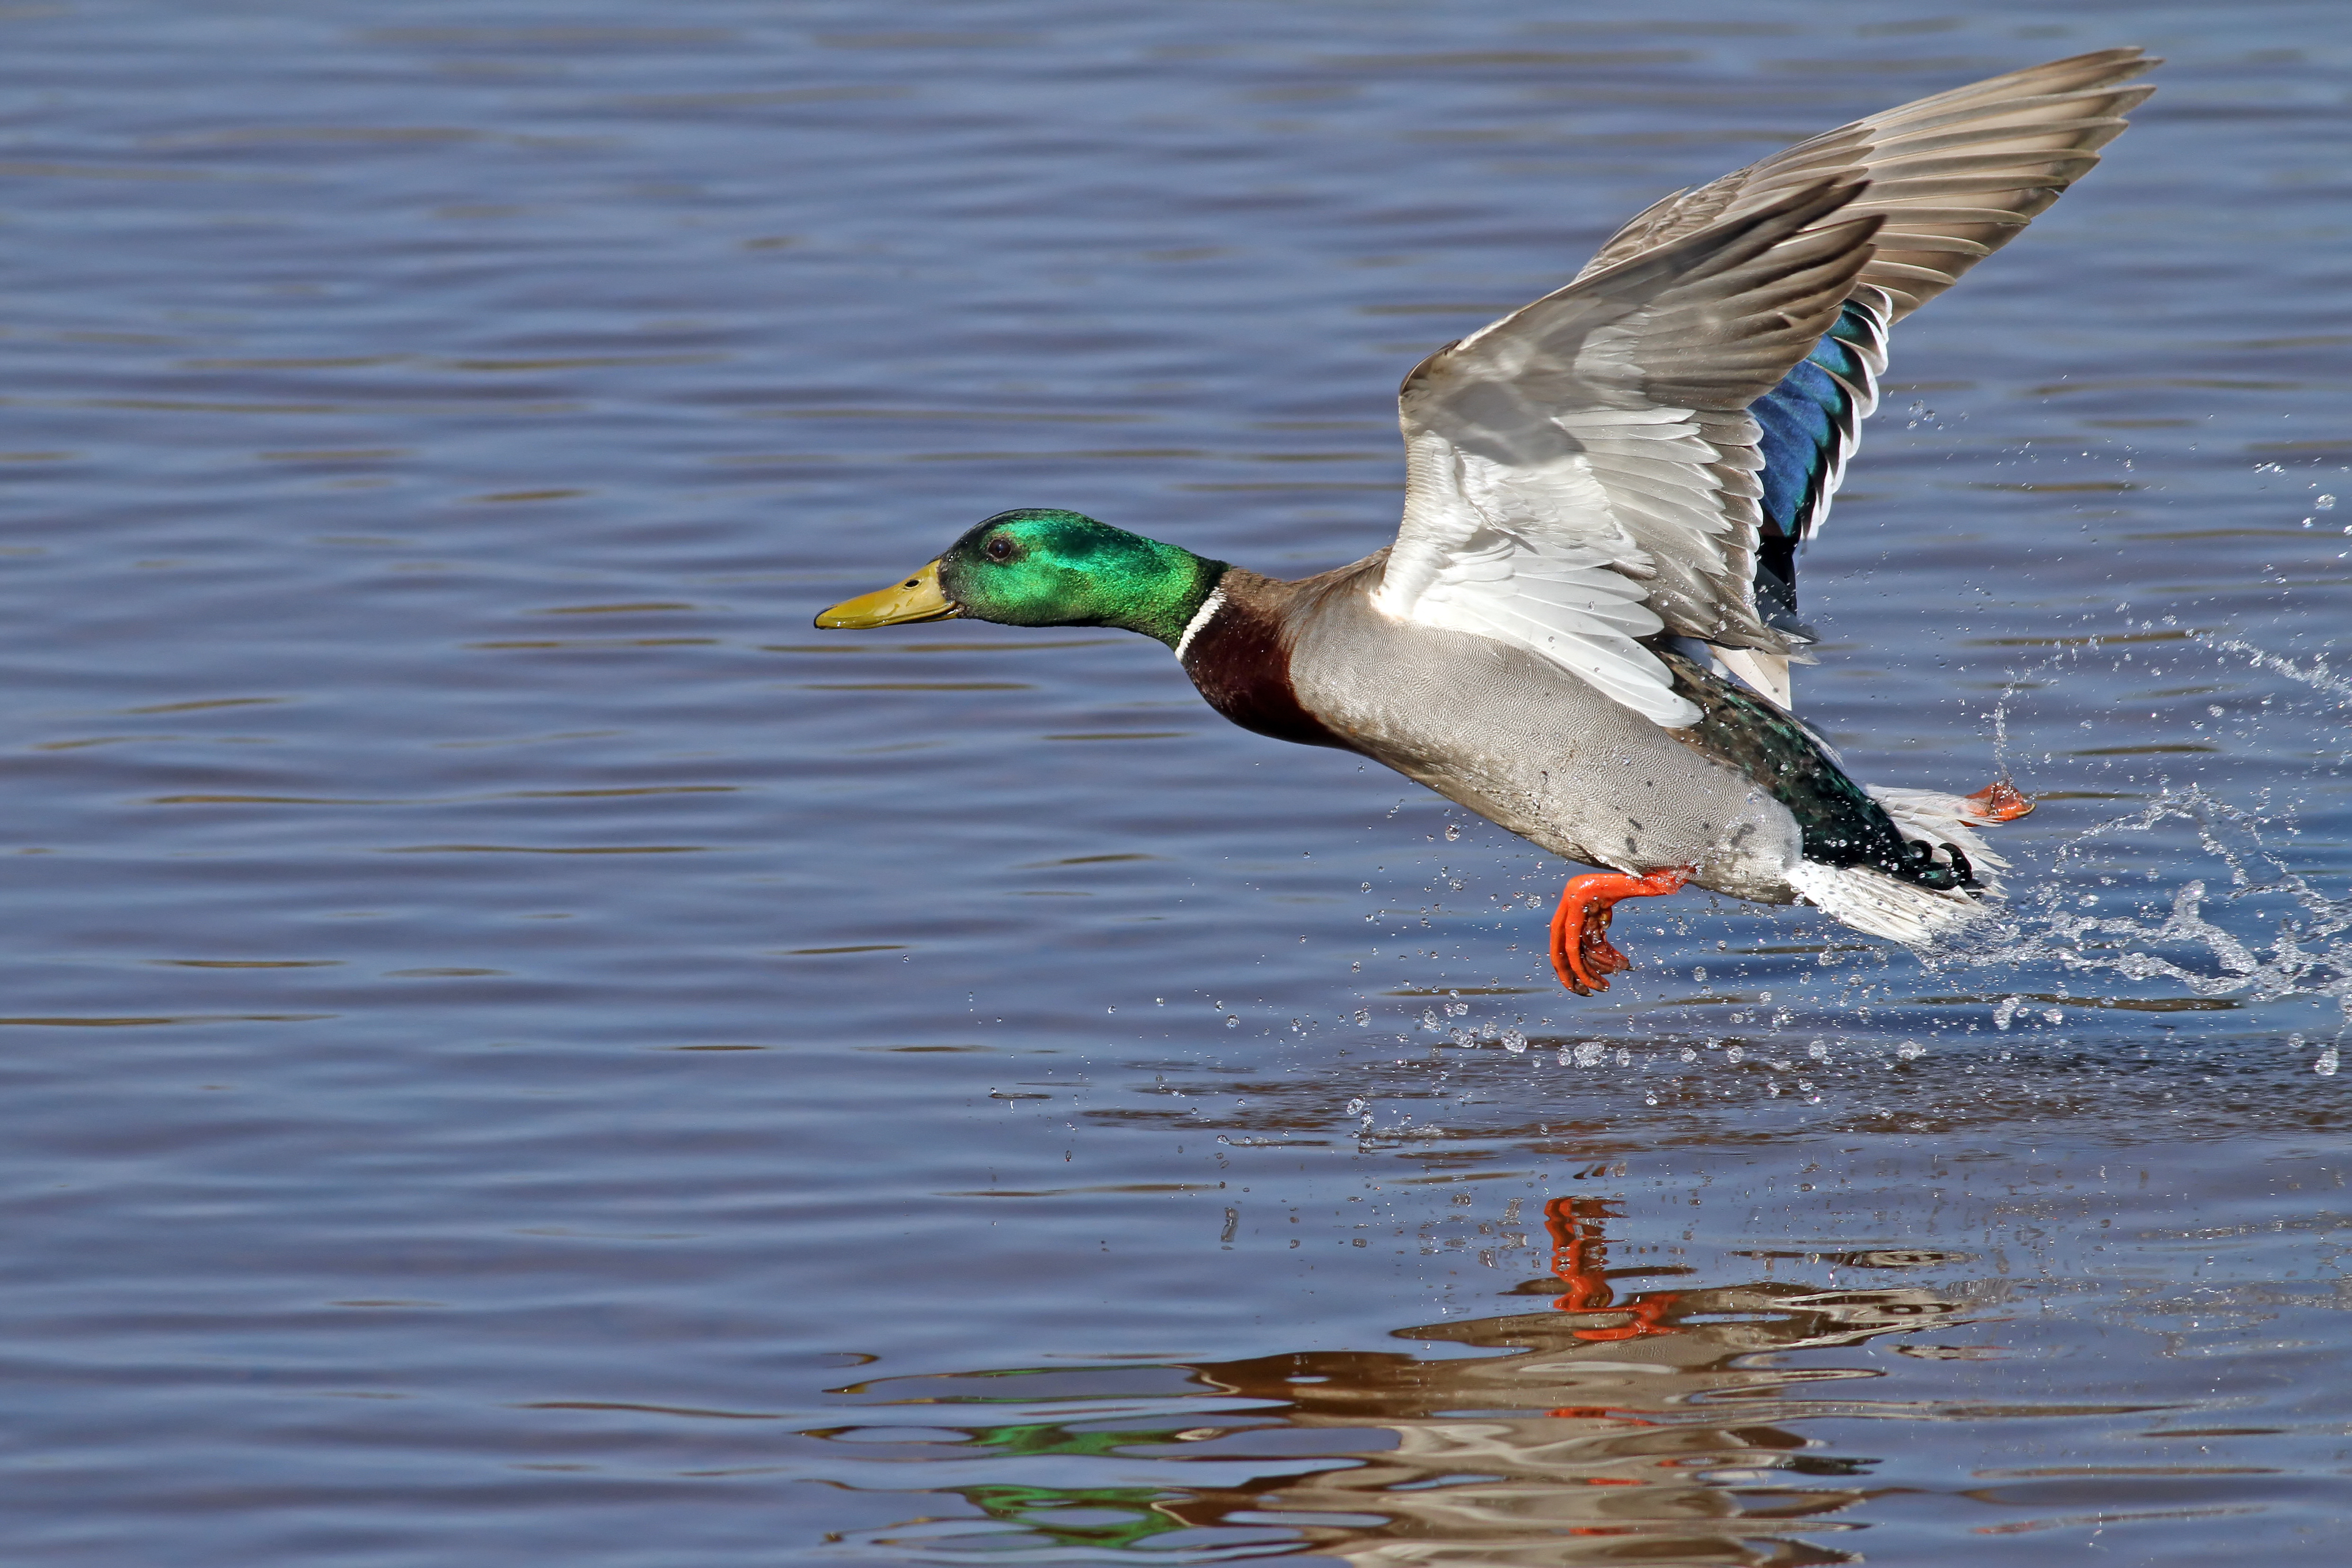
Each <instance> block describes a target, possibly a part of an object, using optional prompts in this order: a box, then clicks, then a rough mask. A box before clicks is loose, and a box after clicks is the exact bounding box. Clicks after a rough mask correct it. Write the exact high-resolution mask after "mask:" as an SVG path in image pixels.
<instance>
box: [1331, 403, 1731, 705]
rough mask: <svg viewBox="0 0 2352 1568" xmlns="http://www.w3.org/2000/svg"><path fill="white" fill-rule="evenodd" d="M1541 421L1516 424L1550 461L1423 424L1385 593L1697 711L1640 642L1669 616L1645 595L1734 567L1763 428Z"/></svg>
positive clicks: (1592, 676) (1625, 690) (1412, 614)
mask: <svg viewBox="0 0 2352 1568" xmlns="http://www.w3.org/2000/svg"><path fill="white" fill-rule="evenodd" d="M1541 423H1542V424H1543V425H1544V426H1549V428H1548V429H1542V430H1535V429H1520V430H1517V431H1513V432H1511V433H1510V435H1511V436H1512V437H1514V438H1513V440H1512V441H1511V445H1512V446H1513V447H1517V448H1519V449H1521V450H1526V449H1528V448H1535V449H1537V450H1542V449H1544V448H1549V453H1548V454H1547V455H1546V456H1544V457H1542V458H1539V459H1534V460H1529V459H1521V460H1517V461H1513V462H1502V461H1498V460H1496V458H1489V457H1486V456H1483V455H1481V454H1479V453H1477V452H1474V451H1465V450H1463V449H1462V448H1460V447H1456V446H1454V444H1453V443H1452V442H1450V441H1448V440H1445V439H1444V438H1443V437H1437V436H1435V435H1433V433H1429V432H1423V433H1421V434H1420V435H1418V436H1416V437H1415V438H1414V440H1413V443H1412V448H1413V449H1412V454H1411V457H1412V465H1411V467H1412V481H1411V482H1412V489H1411V491H1410V493H1409V494H1408V496H1407V499H1406V502H1405V519H1406V521H1405V526H1404V527H1403V528H1402V529H1401V530H1400V531H1399V539H1398V544H1397V548H1396V550H1395V551H1394V552H1393V553H1391V556H1390V558H1389V565H1388V570H1387V574H1386V575H1385V577H1384V579H1383V581H1382V583H1381V588H1380V591H1379V592H1378V593H1377V594H1376V595H1373V599H1372V603H1373V604H1374V605H1376V606H1377V607H1379V608H1380V609H1381V610H1382V611H1384V612H1385V613H1387V614H1389V615H1392V616H1398V617H1400V618H1402V619H1405V620H1411V621H1415V622H1418V623H1420V624H1421V625H1423V626H1444V627H1446V628H1448V629H1449V630H1453V631H1462V632H1469V633H1472V634H1474V635H1475V636H1479V637H1493V638H1495V639H1496V640H1498V641H1502V642H1507V643H1511V644H1514V645H1516V646H1517V647H1524V648H1527V649H1528V650H1529V651H1531V652H1534V653H1537V654H1540V655H1542V656H1543V657H1544V658H1549V659H1550V660H1551V661H1552V662H1553V663H1555V664H1557V665H1559V667H1560V668H1563V669H1567V670H1569V671H1570V672H1571V673H1573V674H1575V675H1578V676H1580V677H1581V678H1583V679H1585V680H1587V681H1590V682H1591V684H1592V685H1594V686H1595V687H1597V688H1599V689H1601V691H1603V692H1606V693H1607V694H1608V695H1609V696H1610V697H1611V698H1612V700H1615V701H1618V702H1621V703H1622V704H1623V705H1624V706H1626V707H1628V708H1631V709H1633V710H1634V711H1635V712H1637V713H1640V714H1642V715H1643V717H1645V718H1647V719H1650V720H1652V721H1654V722H1656V723H1659V724H1662V725H1664V726H1665V727H1666V728H1668V729H1679V728H1681V727H1683V726H1685V725H1687V724H1692V723H1695V722H1696V721H1697V720H1698V716H1699V714H1698V710H1697V708H1696V707H1695V706H1694V705H1693V704H1692V703H1690V702H1689V701H1688V700H1685V699H1684V698H1681V697H1678V696H1676V695H1675V692H1674V688H1673V680H1672V678H1671V677H1670V676H1668V674H1667V673H1666V668H1665V666H1664V665H1663V664H1662V663H1660V662H1659V661H1658V659H1657V658H1655V657H1654V656H1653V655H1652V654H1651V653H1650V651H1649V650H1648V649H1647V648H1644V647H1642V646H1641V645H1640V643H1639V642H1637V641H1636V640H1635V639H1636V638H1640V637H1651V636H1654V635H1655V634H1656V633H1658V632H1660V631H1662V630H1664V621H1662V620H1661V619H1660V617H1659V616H1658V614H1657V612H1656V611H1654V610H1653V609H1651V608H1650V607H1649V606H1648V605H1647V603H1646V602H1645V601H1647V600H1648V599H1649V598H1650V597H1651V595H1653V594H1654V592H1656V591H1657V590H1658V589H1659V588H1661V587H1664V588H1668V589H1674V588H1682V587H1685V581H1684V580H1687V583H1688V585H1689V586H1691V587H1697V586H1699V584H1700V580H1701V578H1702V577H1706V576H1714V575H1717V574H1724V573H1726V572H1727V570H1728V569H1729V567H1730V563H1729V562H1728V561H1727V559H1726V554H1725V550H1724V546H1725V544H1726V543H1727V542H1730V541H1731V540H1733V539H1735V538H1737V537H1738V536H1739V535H1738V530H1740V529H1741V528H1742V527H1743V526H1744V527H1746V528H1748V529H1752V528H1753V526H1754V524H1753V521H1752V519H1753V515H1754V510H1755V504H1756V497H1757V491H1758V487H1757V485H1756V483H1755V481H1754V479H1752V478H1751V477H1750V475H1751V473H1752V471H1753V469H1754V468H1755V467H1756V466H1757V464H1758V462H1759V461H1760V459H1757V458H1753V456H1752V455H1751V454H1752V442H1753V439H1754V437H1753V435H1752V431H1753V426H1752V425H1750V424H1749V422H1748V420H1747V419H1746V418H1745V417H1744V416H1732V417H1730V418H1727V417H1726V416H1721V415H1700V414H1697V413H1696V412H1694V411H1692V410H1689V409H1682V408H1629V409H1610V408H1591V407H1586V408H1579V409H1575V410H1573V411H1570V412H1566V413H1559V414H1553V415H1551V416H1549V418H1544V419H1542V421H1541ZM1709 426H1733V427H1736V434H1737V436H1738V437H1739V438H1740V439H1741V443H1742V444H1741V445H1739V446H1732V445H1729V444H1728V443H1727V444H1726V445H1722V446H1718V445H1717V443H1716V442H1713V441H1710V440H1708V439H1707V438H1706V436H1707V434H1708V433H1709V431H1708V427H1709ZM1727 480H1730V481H1736V482H1730V483H1727ZM1637 540H1639V541H1641V542H1636V541H1637ZM1643 543H1647V544H1650V545H1652V546H1654V547H1655V548H1656V551H1657V553H1655V554H1654V553H1653V552H1652V551H1651V550H1648V549H1644V548H1643ZM1662 558H1663V559H1662ZM1709 568H1712V571H1710V570H1709ZM1662 574H1663V575H1664V576H1665V577H1666V578H1667V579H1669V581H1667V582H1664V583H1661V582H1660V581H1659V579H1660V578H1661V576H1662Z"/></svg>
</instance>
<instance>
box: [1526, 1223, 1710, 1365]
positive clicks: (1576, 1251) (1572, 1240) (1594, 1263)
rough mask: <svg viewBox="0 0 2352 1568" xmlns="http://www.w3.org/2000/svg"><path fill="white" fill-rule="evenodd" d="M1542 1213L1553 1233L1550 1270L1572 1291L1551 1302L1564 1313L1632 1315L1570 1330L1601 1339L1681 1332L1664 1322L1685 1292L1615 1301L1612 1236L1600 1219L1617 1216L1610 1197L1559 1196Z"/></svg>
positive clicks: (1661, 1292)
mask: <svg viewBox="0 0 2352 1568" xmlns="http://www.w3.org/2000/svg"><path fill="white" fill-rule="evenodd" d="M1543 1212H1544V1229H1546V1230H1548V1231H1549V1232H1550V1233H1551V1271H1552V1272H1553V1273H1554V1274H1557V1275H1559V1278H1560V1279H1561V1281H1562V1282H1563V1283H1564V1284H1566V1285H1567V1286H1568V1294H1567V1295H1565V1296H1561V1297H1559V1298H1557V1299H1556V1300H1554V1301H1553V1302H1552V1305H1553V1306H1554V1307H1555V1308H1557V1309H1558V1310H1560V1311H1563V1312H1622V1313H1623V1314H1625V1316H1626V1317H1627V1318H1628V1319H1629V1320H1630V1321H1627V1322H1624V1323H1620V1324H1616V1325H1613V1326H1612V1327H1609V1328H1605V1329H1571V1330H1570V1333H1572V1334H1574V1335H1575V1336H1576V1337H1577V1338H1578V1339H1580V1340H1589V1341H1591V1342H1595V1343H1601V1342H1607V1341H1611V1340H1638V1339H1641V1338H1643V1336H1644V1335H1648V1334H1678V1333H1680V1332H1682V1330H1681V1329H1680V1328H1679V1327H1677V1326H1676V1325H1675V1324H1673V1323H1669V1322H1667V1321H1664V1320H1665V1316H1666V1314H1667V1313H1668V1312H1669V1311H1671V1310H1673V1309H1674V1305H1675V1301H1676V1300H1679V1299H1680V1298H1681V1292H1680V1291H1677V1290H1644V1291H1642V1292H1640V1293H1639V1294H1637V1295H1634V1296H1633V1297H1631V1298H1630V1299H1628V1300H1626V1302H1625V1303H1624V1304H1623V1305H1622V1306H1620V1305H1618V1304H1616V1301H1617V1296H1616V1292H1615V1291H1614V1290H1612V1289H1610V1287H1609V1279H1608V1275H1607V1269H1608V1267H1609V1238H1608V1237H1605V1236H1603V1235H1601V1221H1603V1220H1605V1219H1610V1218H1613V1217H1615V1216H1614V1215H1612V1212H1611V1210H1610V1207H1609V1200H1608V1199H1606V1198H1554V1199H1552V1200H1551V1201H1550V1202H1549V1203H1547V1204H1546V1205H1544V1211H1543Z"/></svg>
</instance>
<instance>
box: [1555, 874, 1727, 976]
mask: <svg viewBox="0 0 2352 1568" xmlns="http://www.w3.org/2000/svg"><path fill="white" fill-rule="evenodd" d="M1693 875H1694V868H1691V867H1688V866H1677V867H1670V868H1666V869H1664V870H1660V871H1652V872H1650V873H1649V874H1648V875H1646V876H1641V877H1633V876H1628V875H1626V874H1625V873H1623V872H1622V871H1595V872H1592V873H1591V874H1590V875H1587V876H1582V877H1570V879H1568V886H1567V887H1565V888H1562V889H1560V891H1559V908H1558V909H1556V910H1553V911H1552V914H1551V967H1552V973H1555V974H1558V975H1559V983H1560V984H1562V985H1565V986H1567V987H1568V988H1569V989H1570V991H1573V992H1575V993H1576V994H1578V995H1579V996H1590V995H1591V994H1593V993H1594V992H1596V991H1606V990H1608V989H1609V979H1608V977H1609V976H1610V975H1612V974H1614V973H1617V972H1618V971H1619V970H1622V969H1631V968H1633V960H1632V959H1630V958H1628V957H1626V956H1625V955H1624V954H1623V953H1622V952H1618V951H1617V949H1616V948H1615V947H1614V946H1612V944H1611V942H1610V941H1609V918H1610V916H1611V915H1612V914H1613V913H1614V912H1615V910H1616V907H1617V900H1620V899H1649V898H1657V897H1659V896H1661V895H1663V894H1666V893H1673V892H1678V891H1680V890H1681V889H1682V886H1683V884H1684V883H1685V882H1687V881H1689V880H1690V879H1691V877H1692V876H1693Z"/></svg>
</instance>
